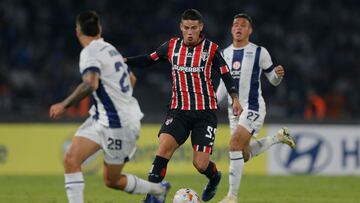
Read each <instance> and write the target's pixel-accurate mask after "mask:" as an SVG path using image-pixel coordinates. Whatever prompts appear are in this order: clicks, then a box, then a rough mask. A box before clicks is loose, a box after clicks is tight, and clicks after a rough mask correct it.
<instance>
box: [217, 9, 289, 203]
mask: <svg viewBox="0 0 360 203" xmlns="http://www.w3.org/2000/svg"><path fill="white" fill-rule="evenodd" d="M252 32H253V22H252V19H251V18H250V16H248V15H247V14H238V15H235V17H234V20H233V25H232V28H231V33H232V37H233V43H232V44H231V45H230V46H228V47H227V48H226V49H224V50H223V52H222V53H223V56H224V58H225V60H226V62H227V64H229V66H230V67H231V74H232V76H233V78H234V80H235V85H236V87H237V89H238V90H239V101H240V104H241V106H242V107H243V112H242V113H241V115H240V117H235V116H233V113H232V111H233V110H232V108H231V105H230V101H229V109H228V113H229V121H230V131H231V139H230V146H229V148H230V152H229V155H230V166H229V192H228V195H227V196H226V197H225V198H224V199H223V200H222V201H221V203H235V202H237V194H238V190H239V187H240V181H241V176H242V171H243V166H244V162H246V161H248V160H249V159H250V158H252V157H254V156H257V155H259V154H260V153H261V152H263V151H265V150H267V149H268V148H269V147H270V146H271V145H273V144H276V143H285V144H288V145H289V146H290V147H292V148H293V147H295V142H294V140H293V139H292V137H291V136H290V134H289V130H288V129H287V128H282V129H280V130H279V132H278V133H277V134H276V135H273V136H268V137H265V138H263V139H260V140H255V141H251V142H250V140H251V137H256V136H257V134H258V133H259V131H260V129H261V127H262V125H263V123H264V118H265V114H266V110H265V102H264V99H263V97H262V95H261V84H260V76H261V73H262V72H264V73H265V76H266V77H267V78H268V80H269V82H270V83H271V84H272V85H274V86H277V85H279V84H280V82H281V80H282V78H283V77H284V74H285V71H284V68H283V67H282V66H281V65H278V66H274V65H273V63H272V61H271V57H270V55H269V53H268V51H267V50H266V49H265V48H264V47H260V46H257V45H255V44H253V43H251V42H249V37H250V35H251V33H252ZM217 96H218V98H219V99H222V98H224V97H225V96H226V91H225V87H224V85H223V84H222V83H220V86H219V89H218V91H217Z"/></svg>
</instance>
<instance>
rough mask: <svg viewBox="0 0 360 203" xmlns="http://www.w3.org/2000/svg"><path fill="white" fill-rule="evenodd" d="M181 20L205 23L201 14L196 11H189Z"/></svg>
mask: <svg viewBox="0 0 360 203" xmlns="http://www.w3.org/2000/svg"><path fill="white" fill-rule="evenodd" d="M181 20H198V21H199V22H200V23H202V22H203V17H202V15H201V13H200V12H199V11H198V10H196V9H187V10H185V11H184V13H183V14H182V15H181Z"/></svg>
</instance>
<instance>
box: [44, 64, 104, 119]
mask: <svg viewBox="0 0 360 203" xmlns="http://www.w3.org/2000/svg"><path fill="white" fill-rule="evenodd" d="M82 78H83V82H82V83H80V84H79V85H78V86H77V88H76V89H75V90H74V91H73V92H72V93H71V94H70V95H69V96H68V97H67V98H66V99H64V100H63V101H62V102H59V103H56V104H54V105H52V106H51V107H50V112H49V113H50V118H60V117H61V115H62V114H63V113H64V112H65V110H66V109H67V108H68V107H70V106H72V105H74V104H76V103H78V102H79V101H81V100H82V99H83V98H85V97H87V96H88V95H90V94H91V93H92V92H93V91H95V90H96V89H97V88H98V86H99V71H98V70H88V71H86V72H85V73H84V75H83V77H82Z"/></svg>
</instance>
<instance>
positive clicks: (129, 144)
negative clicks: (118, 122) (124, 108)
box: [75, 117, 141, 164]
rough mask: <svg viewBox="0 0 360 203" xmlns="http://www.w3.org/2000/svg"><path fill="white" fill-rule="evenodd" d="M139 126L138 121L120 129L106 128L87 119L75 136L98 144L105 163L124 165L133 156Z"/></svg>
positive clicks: (93, 120) (91, 119)
mask: <svg viewBox="0 0 360 203" xmlns="http://www.w3.org/2000/svg"><path fill="white" fill-rule="evenodd" d="M140 125H141V124H140V121H138V122H134V123H133V124H132V125H129V126H125V127H122V128H108V127H105V126H103V125H101V124H100V123H99V122H97V121H96V120H95V119H93V118H91V117H89V118H88V119H86V121H85V122H84V123H83V124H82V125H81V126H80V127H79V129H78V130H77V131H76V133H75V136H81V137H85V138H88V139H90V140H92V141H94V142H96V143H97V144H99V145H100V146H101V148H102V149H103V151H104V161H105V162H106V163H108V164H124V163H126V162H127V161H129V160H130V159H131V157H132V156H133V155H134V154H135V151H136V140H137V139H138V137H139V133H140Z"/></svg>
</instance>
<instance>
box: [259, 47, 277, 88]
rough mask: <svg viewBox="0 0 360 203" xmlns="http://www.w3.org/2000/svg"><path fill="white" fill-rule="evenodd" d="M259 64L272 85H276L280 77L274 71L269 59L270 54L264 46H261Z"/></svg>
mask: <svg viewBox="0 0 360 203" xmlns="http://www.w3.org/2000/svg"><path fill="white" fill-rule="evenodd" d="M259 66H260V68H262V69H263V71H264V73H265V76H266V77H267V79H268V80H269V82H270V83H271V84H272V85H274V86H277V85H279V84H280V83H281V81H282V77H278V76H277V74H276V73H275V70H274V68H275V66H274V65H273V63H272V61H271V57H270V54H269V52H268V51H267V50H266V49H265V48H264V47H262V48H261V53H260V61H259Z"/></svg>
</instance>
